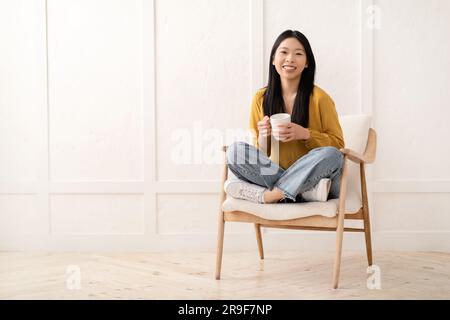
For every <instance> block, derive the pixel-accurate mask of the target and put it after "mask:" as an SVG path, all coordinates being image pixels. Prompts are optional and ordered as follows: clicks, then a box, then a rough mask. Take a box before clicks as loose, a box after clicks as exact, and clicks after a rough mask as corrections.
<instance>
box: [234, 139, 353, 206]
mask: <svg viewBox="0 0 450 320" xmlns="http://www.w3.org/2000/svg"><path fill="white" fill-rule="evenodd" d="M343 160H344V158H343V155H342V154H341V152H340V151H339V150H338V149H336V148H335V147H321V148H315V149H312V150H311V151H309V152H308V153H307V154H305V155H304V156H303V157H301V158H299V159H298V160H297V161H295V162H294V163H293V164H292V165H291V166H290V167H289V168H288V169H287V170H284V169H283V168H281V167H280V166H278V165H277V164H276V163H274V162H273V161H272V160H270V159H269V158H268V157H267V155H266V154H265V153H264V152H262V151H260V150H259V149H257V148H255V147H254V146H252V145H250V144H248V143H246V142H241V141H238V142H234V143H233V144H231V145H230V146H229V147H228V150H227V165H228V168H229V169H230V171H231V172H233V173H234V174H235V175H236V177H237V178H239V179H241V180H244V181H247V182H250V183H253V184H257V185H259V186H262V187H266V188H268V189H269V190H273V188H275V187H276V188H278V189H280V190H282V191H283V193H284V196H285V198H288V199H291V200H293V201H294V202H303V200H302V198H301V193H303V192H305V191H307V190H309V189H311V188H313V187H314V186H315V185H316V184H317V183H318V182H319V181H320V179H323V178H329V179H331V189H330V193H329V195H328V199H335V198H339V184H340V180H341V174H342V165H343Z"/></svg>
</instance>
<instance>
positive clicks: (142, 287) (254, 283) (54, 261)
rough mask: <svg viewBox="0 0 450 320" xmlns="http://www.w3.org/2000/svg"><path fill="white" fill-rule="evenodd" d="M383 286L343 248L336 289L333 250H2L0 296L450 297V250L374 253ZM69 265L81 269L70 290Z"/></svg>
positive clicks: (359, 256)
mask: <svg viewBox="0 0 450 320" xmlns="http://www.w3.org/2000/svg"><path fill="white" fill-rule="evenodd" d="M374 261H375V263H376V265H377V266H379V268H380V271H381V278H380V279H381V289H369V288H368V287H367V278H368V277H369V274H367V273H366V268H367V265H366V259H365V256H364V255H362V254H361V253H348V252H347V253H344V254H343V257H342V267H341V278H340V288H339V289H338V290H333V289H331V276H332V266H333V254H332V253H317V252H314V253H304V252H303V253H299V252H292V251H283V252H265V260H260V259H259V256H258V252H257V251H256V250H255V251H254V252H253V251H252V252H239V253H236V252H235V253H227V252H225V253H224V256H223V265H222V279H221V280H219V281H217V280H215V279H214V270H215V266H214V263H215V255H214V254H212V253H147V252H134V253H131V252H124V253H78V252H64V253H39V252H33V253H25V252H1V253H0V299H449V298H450V254H449V253H441V252H375V253H374ZM68 266H76V267H77V268H79V270H80V288H79V289H76V288H75V289H70V288H69V287H68V285H67V280H68V279H69V277H70V276H71V275H70V274H68V273H67V268H68Z"/></svg>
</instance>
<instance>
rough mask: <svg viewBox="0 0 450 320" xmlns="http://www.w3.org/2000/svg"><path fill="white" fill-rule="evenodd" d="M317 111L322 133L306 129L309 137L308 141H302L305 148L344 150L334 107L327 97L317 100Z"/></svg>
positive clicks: (340, 129)
mask: <svg viewBox="0 0 450 320" xmlns="http://www.w3.org/2000/svg"><path fill="white" fill-rule="evenodd" d="M319 111H320V118H321V122H322V131H318V130H315V129H309V128H308V130H309V133H310V135H311V136H310V138H309V139H307V140H304V142H305V146H306V148H308V149H309V150H312V149H315V148H319V147H327V146H332V147H335V148H337V149H341V148H344V138H343V134H342V128H341V125H340V124H339V119H338V114H337V112H336V107H335V105H334V102H333V100H332V99H331V98H330V97H329V96H328V95H326V96H324V97H322V98H321V99H320V100H319Z"/></svg>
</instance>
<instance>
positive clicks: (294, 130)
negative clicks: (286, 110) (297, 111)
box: [272, 122, 309, 142]
mask: <svg viewBox="0 0 450 320" xmlns="http://www.w3.org/2000/svg"><path fill="white" fill-rule="evenodd" d="M272 133H273V135H274V136H278V137H279V138H280V141H281V142H289V141H294V140H307V139H309V130H308V129H305V128H304V127H302V126H301V125H299V124H296V123H294V122H290V123H286V124H280V125H277V127H276V128H272Z"/></svg>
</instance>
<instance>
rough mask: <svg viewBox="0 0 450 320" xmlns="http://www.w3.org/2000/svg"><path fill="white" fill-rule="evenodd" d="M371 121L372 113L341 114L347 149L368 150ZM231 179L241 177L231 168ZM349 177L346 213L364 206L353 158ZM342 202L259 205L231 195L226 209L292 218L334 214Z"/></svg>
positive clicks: (225, 205) (349, 166) (271, 216)
mask: <svg viewBox="0 0 450 320" xmlns="http://www.w3.org/2000/svg"><path fill="white" fill-rule="evenodd" d="M371 120H372V117H371V116H370V115H347V116H340V117H339V122H340V124H341V127H342V131H343V133H344V141H345V148H349V149H352V150H354V151H356V152H358V153H361V154H363V153H364V150H365V148H366V144H367V136H368V133H369V128H370V123H371ZM228 179H231V180H232V179H237V177H236V176H235V175H234V174H233V173H232V172H231V171H230V170H228ZM347 179H348V180H347V197H346V200H345V212H346V213H356V212H358V210H359V209H360V208H361V206H362V201H361V180H360V176H359V165H358V164H355V163H353V162H351V161H349V162H348V178H347ZM338 204H339V199H332V200H328V201H327V202H304V203H274V204H256V203H253V202H250V201H246V200H241V199H234V198H232V197H230V196H228V195H227V198H226V200H225V201H224V203H223V204H222V209H223V211H242V212H247V213H250V214H254V215H256V216H259V217H261V218H263V219H268V220H289V219H298V218H304V217H309V216H314V215H321V216H325V217H334V216H336V214H337V212H338Z"/></svg>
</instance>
